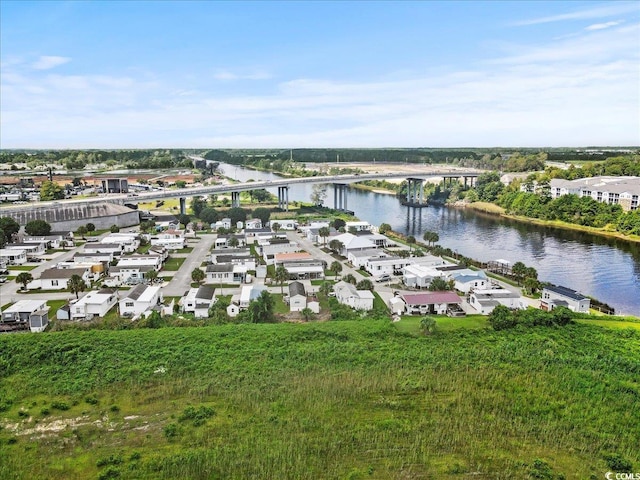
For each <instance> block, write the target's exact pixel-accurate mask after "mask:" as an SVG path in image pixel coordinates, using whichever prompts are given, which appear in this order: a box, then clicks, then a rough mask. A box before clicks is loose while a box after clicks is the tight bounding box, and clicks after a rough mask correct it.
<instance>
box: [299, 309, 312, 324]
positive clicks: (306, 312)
mask: <svg viewBox="0 0 640 480" xmlns="http://www.w3.org/2000/svg"><path fill="white" fill-rule="evenodd" d="M300 313H301V314H302V318H304V321H305V322H308V321H310V320H313V318H314V317H315V316H316V314H315V313H313V310H311V309H310V308H309V307H305V308H303V309H302V310H301V311H300Z"/></svg>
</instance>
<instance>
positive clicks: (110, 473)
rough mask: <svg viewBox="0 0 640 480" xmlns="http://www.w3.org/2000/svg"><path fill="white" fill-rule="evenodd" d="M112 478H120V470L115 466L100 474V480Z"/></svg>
mask: <svg viewBox="0 0 640 480" xmlns="http://www.w3.org/2000/svg"><path fill="white" fill-rule="evenodd" d="M110 478H120V470H118V469H117V468H115V467H109V468H107V469H106V470H105V471H104V472H100V475H98V480H108V479H110Z"/></svg>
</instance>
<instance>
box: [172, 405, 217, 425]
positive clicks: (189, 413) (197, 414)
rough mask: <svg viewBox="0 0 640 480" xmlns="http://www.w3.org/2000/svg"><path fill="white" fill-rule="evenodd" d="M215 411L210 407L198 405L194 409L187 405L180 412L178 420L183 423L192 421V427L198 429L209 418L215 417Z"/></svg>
mask: <svg viewBox="0 0 640 480" xmlns="http://www.w3.org/2000/svg"><path fill="white" fill-rule="evenodd" d="M215 413H216V412H215V411H214V410H213V408H211V407H207V406H206V405H200V406H199V407H197V408H196V407H194V406H192V405H189V406H188V407H187V408H185V409H184V410H183V411H182V415H180V418H178V420H179V421H181V422H184V421H186V420H193V425H194V426H196V427H199V426H200V425H203V424H204V422H205V421H206V420H207V418H209V417H213V416H214V415H215Z"/></svg>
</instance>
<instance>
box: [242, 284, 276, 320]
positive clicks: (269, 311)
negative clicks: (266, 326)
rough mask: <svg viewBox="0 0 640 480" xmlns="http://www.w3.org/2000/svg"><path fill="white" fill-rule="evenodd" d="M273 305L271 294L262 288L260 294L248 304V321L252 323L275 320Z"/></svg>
mask: <svg viewBox="0 0 640 480" xmlns="http://www.w3.org/2000/svg"><path fill="white" fill-rule="evenodd" d="M274 307H275V300H274V299H273V296H272V295H271V294H270V293H269V292H268V291H267V290H263V291H262V293H261V294H260V296H259V297H258V298H256V299H255V300H253V301H252V302H251V303H250V304H249V309H248V316H249V321H250V322H252V323H270V322H273V321H274V320H275V315H274V313H273V311H274Z"/></svg>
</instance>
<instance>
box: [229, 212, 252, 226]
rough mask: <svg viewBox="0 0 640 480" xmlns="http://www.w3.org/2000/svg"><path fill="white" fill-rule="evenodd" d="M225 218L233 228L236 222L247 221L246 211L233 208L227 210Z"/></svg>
mask: <svg viewBox="0 0 640 480" xmlns="http://www.w3.org/2000/svg"><path fill="white" fill-rule="evenodd" d="M227 217H229V218H230V219H231V225H233V226H234V227H235V226H236V224H237V223H238V222H245V221H246V220H247V210H245V209H244V208H240V207H233V208H230V209H229V210H227Z"/></svg>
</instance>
